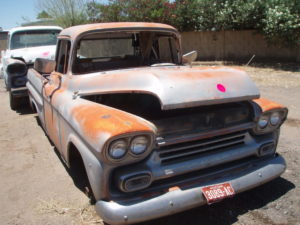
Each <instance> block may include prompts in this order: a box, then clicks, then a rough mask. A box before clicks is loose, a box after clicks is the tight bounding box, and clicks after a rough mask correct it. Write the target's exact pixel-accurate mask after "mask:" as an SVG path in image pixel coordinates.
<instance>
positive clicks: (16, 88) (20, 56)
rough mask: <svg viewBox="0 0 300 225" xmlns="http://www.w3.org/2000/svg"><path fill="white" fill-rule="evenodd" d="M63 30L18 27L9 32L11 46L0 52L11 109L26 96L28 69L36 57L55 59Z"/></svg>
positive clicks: (51, 27) (58, 28)
mask: <svg viewBox="0 0 300 225" xmlns="http://www.w3.org/2000/svg"><path fill="white" fill-rule="evenodd" d="M61 30H62V28H61V27H57V26H27V27H16V28H13V29H11V30H10V31H9V34H8V48H7V49H6V50H5V51H3V52H1V56H2V57H1V58H2V59H1V61H2V66H3V68H2V70H3V71H1V73H3V76H4V81H5V85H6V89H7V90H8V92H9V100H10V107H11V109H13V110H14V109H16V108H17V107H18V106H19V103H20V99H21V98H22V97H27V96H28V92H27V88H26V82H27V76H26V75H27V70H28V68H31V67H32V66H33V63H34V61H35V59H36V58H46V59H54V55H55V47H56V41H57V39H56V36H57V34H58V33H59V32H60V31H61Z"/></svg>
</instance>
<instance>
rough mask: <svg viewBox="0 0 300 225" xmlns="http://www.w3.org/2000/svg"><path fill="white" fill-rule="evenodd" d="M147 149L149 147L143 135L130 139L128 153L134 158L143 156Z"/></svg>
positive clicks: (147, 140) (147, 139)
mask: <svg viewBox="0 0 300 225" xmlns="http://www.w3.org/2000/svg"><path fill="white" fill-rule="evenodd" d="M143 142H144V143H143ZM148 147H149V138H148V137H147V136H145V135H139V136H135V137H134V138H132V139H131V141H130V146H129V151H130V153H131V154H133V155H134V156H139V155H141V154H143V153H144V152H145V151H146V150H147V148H148Z"/></svg>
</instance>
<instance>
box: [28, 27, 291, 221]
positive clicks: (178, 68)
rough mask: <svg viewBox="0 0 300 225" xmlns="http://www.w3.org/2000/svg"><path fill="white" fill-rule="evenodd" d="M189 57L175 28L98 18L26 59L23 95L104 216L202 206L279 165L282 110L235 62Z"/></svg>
mask: <svg viewBox="0 0 300 225" xmlns="http://www.w3.org/2000/svg"><path fill="white" fill-rule="evenodd" d="M194 59H195V52H191V53H189V54H186V55H183V54H182V49H181V39H180V34H179V33H178V31H177V30H176V29H175V28H173V27H172V26H169V25H165V24H158V23H101V24H90V25H80V26H75V27H70V28H67V29H64V30H63V31H62V32H61V33H60V34H59V35H58V44H57V50H56V58H55V60H47V59H36V61H35V63H34V67H33V68H32V69H29V72H28V82H27V87H28V90H29V97H30V102H31V104H32V106H33V108H34V109H35V110H36V111H37V114H38V116H39V119H40V121H41V124H42V126H43V128H44V129H45V131H46V133H47V135H48V136H49V137H50V139H51V140H52V142H53V143H54V144H55V146H56V148H57V149H58V151H59V153H60V154H61V157H62V159H63V161H65V163H66V164H67V166H68V167H70V169H72V168H74V167H75V168H79V166H80V163H81V166H82V167H83V169H84V172H85V173H86V175H87V178H88V181H89V187H90V188H89V189H88V190H90V193H91V194H92V196H93V197H94V199H95V201H96V203H95V208H96V211H97V212H98V214H99V215H100V216H101V217H102V219H103V220H104V221H105V222H107V223H110V224H129V223H137V222H141V221H146V220H150V219H154V218H158V217H162V216H166V215H170V214H174V213H177V212H180V211H183V210H187V209H191V208H193V207H196V206H200V205H204V204H207V203H208V204H211V203H214V202H217V201H220V200H222V199H224V198H227V197H233V196H234V195H236V194H238V193H240V192H243V191H246V190H249V189H251V188H254V187H256V186H259V185H261V184H263V183H266V182H268V181H270V180H272V179H274V178H276V177H278V176H280V175H281V174H282V173H283V172H284V170H285V168H286V164H285V160H284V159H283V157H282V156H280V155H279V154H278V153H276V147H277V143H278V138H279V130H280V126H281V125H282V123H283V122H284V121H285V119H286V117H287V112H288V110H287V108H285V107H284V106H281V105H280V104H277V103H275V102H272V101H269V100H267V99H263V98H260V93H259V90H258V89H257V87H256V85H255V84H254V83H253V81H252V80H251V79H250V78H249V77H248V75H247V74H246V73H245V72H244V71H243V70H241V69H237V68H230V67H225V66H224V67H223V66H221V67H213V66H212V67H201V66H198V67H195V66H191V62H192V61H193V60H194Z"/></svg>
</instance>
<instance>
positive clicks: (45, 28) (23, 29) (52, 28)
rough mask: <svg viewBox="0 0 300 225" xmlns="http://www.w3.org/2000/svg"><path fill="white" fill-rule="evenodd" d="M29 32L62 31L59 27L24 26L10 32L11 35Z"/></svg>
mask: <svg viewBox="0 0 300 225" xmlns="http://www.w3.org/2000/svg"><path fill="white" fill-rule="evenodd" d="M28 30H62V28H61V27H59V26H24V27H15V28H12V29H10V30H9V33H10V34H13V33H15V32H18V31H28Z"/></svg>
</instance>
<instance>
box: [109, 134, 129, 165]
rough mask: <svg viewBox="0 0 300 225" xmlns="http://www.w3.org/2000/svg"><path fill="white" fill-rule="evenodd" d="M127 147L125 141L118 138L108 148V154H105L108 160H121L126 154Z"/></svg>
mask: <svg viewBox="0 0 300 225" xmlns="http://www.w3.org/2000/svg"><path fill="white" fill-rule="evenodd" d="M122 145H123V146H122ZM127 146H128V143H127V140H126V139H124V138H120V139H117V140H115V141H112V142H111V143H110V145H109V147H108V152H107V153H108V155H109V158H111V159H112V160H121V159H122V158H123V157H124V156H125V155H126V153H127ZM114 155H115V156H114Z"/></svg>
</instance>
